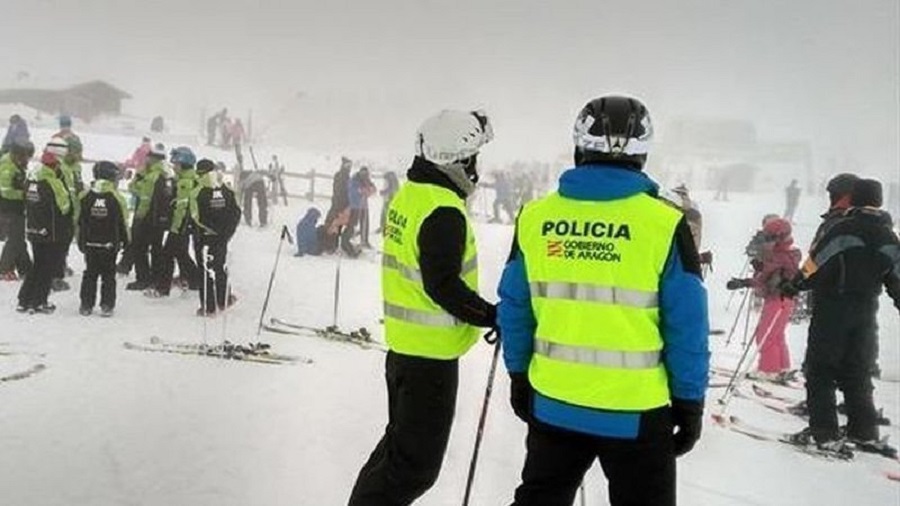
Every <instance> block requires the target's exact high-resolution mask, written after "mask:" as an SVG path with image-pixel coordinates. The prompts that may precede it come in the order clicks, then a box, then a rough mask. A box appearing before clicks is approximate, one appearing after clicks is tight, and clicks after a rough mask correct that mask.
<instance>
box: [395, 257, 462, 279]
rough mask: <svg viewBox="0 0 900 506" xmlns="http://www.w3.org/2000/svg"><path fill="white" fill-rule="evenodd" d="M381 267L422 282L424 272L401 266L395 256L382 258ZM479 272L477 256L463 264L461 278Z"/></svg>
mask: <svg viewBox="0 0 900 506" xmlns="http://www.w3.org/2000/svg"><path fill="white" fill-rule="evenodd" d="M381 266H382V267H383V268H385V269H395V270H397V271H399V272H400V275H401V276H403V277H404V278H406V279H408V280H410V281H416V282H422V272H421V271H420V270H419V269H416V268H413V267H407V266H405V265H403V264H401V263H400V262H399V261H398V260H397V257H395V256H394V255H389V254H387V253H385V254H383V255H382V256H381ZM477 270H478V257H477V256H475V257H473V258H471V259H470V260H469V261H467V262H466V263H464V264H463V266H462V270H461V271H460V276H466V275H467V274H469V273H471V272H473V271H477Z"/></svg>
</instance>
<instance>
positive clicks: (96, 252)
mask: <svg viewBox="0 0 900 506" xmlns="http://www.w3.org/2000/svg"><path fill="white" fill-rule="evenodd" d="M93 171H94V182H93V183H92V184H91V187H90V189H89V190H87V191H85V192H83V193H82V194H81V196H80V198H79V206H80V208H81V212H80V213H79V216H78V249H79V250H80V251H81V252H82V253H83V254H84V265H85V269H84V274H83V275H82V277H81V294H80V295H81V307H80V308H79V313H80V314H81V315H82V316H89V315H90V314H91V313H92V312H93V311H94V304H95V303H96V302H97V279H98V278H99V279H100V281H101V285H100V315H101V316H107V317H108V316H112V315H113V310H114V309H115V307H116V257H117V256H118V253H119V250H120V249H122V248H124V247H125V246H126V245H127V244H128V241H129V238H128V225H127V221H126V217H127V216H128V207H127V205H126V204H125V197H123V196H122V194H121V193H119V190H118V188H117V186H116V183H117V182H118V178H119V168H118V167H117V166H116V164H114V163H112V162H109V161H100V162H97V163H96V164H94V169H93Z"/></svg>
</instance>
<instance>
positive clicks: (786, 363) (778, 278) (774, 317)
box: [727, 218, 802, 380]
mask: <svg viewBox="0 0 900 506" xmlns="http://www.w3.org/2000/svg"><path fill="white" fill-rule="evenodd" d="M791 234H792V230H791V223H790V222H789V221H787V220H785V219H783V218H775V219H771V220H769V221H767V222H766V224H765V226H764V227H763V238H764V242H763V244H762V247H761V248H760V253H761V255H760V260H761V267H760V269H759V270H758V271H756V273H755V274H754V275H753V277H752V278H750V279H732V280H731V281H729V282H728V285H727V287H728V289H729V290H736V289H738V288H746V287H751V288H753V290H754V292H755V294H756V295H757V296H758V297H760V298H761V299H762V300H763V306H762V312H761V313H760V315H759V323H757V325H756V332H755V333H754V338H755V340H756V344H757V345H758V346H759V364H758V366H757V369H758V372H757V373H756V374H757V375H758V376H759V377H761V378H766V379H772V380H776V379H779V378H780V377H781V375H783V374H784V373H787V372H788V371H789V370H790V368H791V359H790V354H789V353H788V348H787V343H786V341H785V329H786V327H787V324H788V323H789V322H790V317H791V313H792V312H793V310H794V299H793V298H792V297H787V296H785V295H784V294H783V293H782V290H781V288H780V287H781V285H782V284H783V283H784V282H785V281H788V280H791V279H793V278H794V276H796V275H797V272H799V270H800V267H799V265H800V260H801V256H802V255H801V253H800V250H799V249H797V248H795V247H794V239H793V237H792V235H791Z"/></svg>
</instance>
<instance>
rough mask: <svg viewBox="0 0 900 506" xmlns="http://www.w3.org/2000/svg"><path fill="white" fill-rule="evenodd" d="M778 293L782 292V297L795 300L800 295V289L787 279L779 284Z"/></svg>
mask: <svg viewBox="0 0 900 506" xmlns="http://www.w3.org/2000/svg"><path fill="white" fill-rule="evenodd" d="M778 291H779V292H781V296H782V297H787V298H790V299H793V298H794V297H796V296H797V294H798V293H800V287H799V286H797V285H796V284H795V283H794V282H793V281H791V280H790V279H785V280H783V281H782V282H781V283H778Z"/></svg>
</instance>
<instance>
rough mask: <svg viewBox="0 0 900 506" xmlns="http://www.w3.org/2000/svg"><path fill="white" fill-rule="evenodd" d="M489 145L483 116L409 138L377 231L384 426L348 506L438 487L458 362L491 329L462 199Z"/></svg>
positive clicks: (395, 502)
mask: <svg viewBox="0 0 900 506" xmlns="http://www.w3.org/2000/svg"><path fill="white" fill-rule="evenodd" d="M492 138H493V132H492V130H491V125H490V123H489V122H488V119H487V116H485V115H484V113H482V112H464V111H450V110H445V111H441V112H440V113H438V114H436V115H435V116H432V117H431V118H429V119H427V120H426V121H425V122H424V123H423V124H422V126H421V127H420V128H419V131H418V134H417V135H416V146H415V148H416V157H415V158H414V160H413V163H412V167H411V168H410V169H409V171H408V172H407V178H408V181H407V182H406V183H405V184H403V185H402V186H401V187H400V190H399V191H398V192H397V194H396V195H395V196H394V198H393V199H392V200H391V203H390V205H389V207H388V211H387V221H386V223H385V227H384V231H383V233H384V256H383V263H382V274H381V276H382V291H383V296H384V327H385V339H386V341H387V345H388V348H389V351H388V353H387V359H386V363H385V369H386V371H385V376H386V379H387V388H388V404H389V406H388V413H389V415H388V425H387V429H386V430H385V433H384V436H382V438H381V441H380V442H379V443H378V446H376V447H375V450H374V451H373V452H372V455H371V456H370V457H369V460H368V461H367V462H366V463H365V465H364V466H363V468H362V470H361V471H360V473H359V477H358V478H357V481H356V484H355V486H354V487H353V492H352V493H351V496H350V501H349V504H350V505H351V506H363V505H365V506H379V505H385V506H387V505H391V506H399V505H407V504H411V503H412V502H413V501H415V500H416V499H417V498H418V497H420V496H421V495H422V494H424V493H425V492H426V491H427V490H428V489H429V488H431V486H432V485H433V484H434V482H435V480H437V477H438V474H439V473H440V470H441V464H442V461H443V459H444V453H445V451H446V449H447V441H448V438H449V436H450V428H451V425H452V423H453V415H454V410H455V407H456V391H457V386H458V372H459V371H458V359H459V357H460V356H462V355H463V354H465V353H466V352H467V351H468V350H469V349H470V348H471V347H472V346H473V345H474V344H475V343H476V342H477V341H478V336H479V333H480V332H479V327H489V328H493V327H495V325H496V324H495V320H496V309H495V307H494V305H493V304H491V303H489V302H487V301H486V300H484V299H483V298H482V297H480V296H479V295H478V293H477V289H478V257H477V251H476V247H475V236H474V233H473V231H472V226H471V223H470V221H469V217H468V214H467V212H466V206H465V199H466V197H468V196H469V195H471V194H472V191H473V190H474V189H475V185H476V183H477V182H478V172H477V163H476V159H477V155H478V153H479V151H480V150H481V148H482V146H484V145H485V144H487V143H488V142H490V141H491V139H492Z"/></svg>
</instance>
